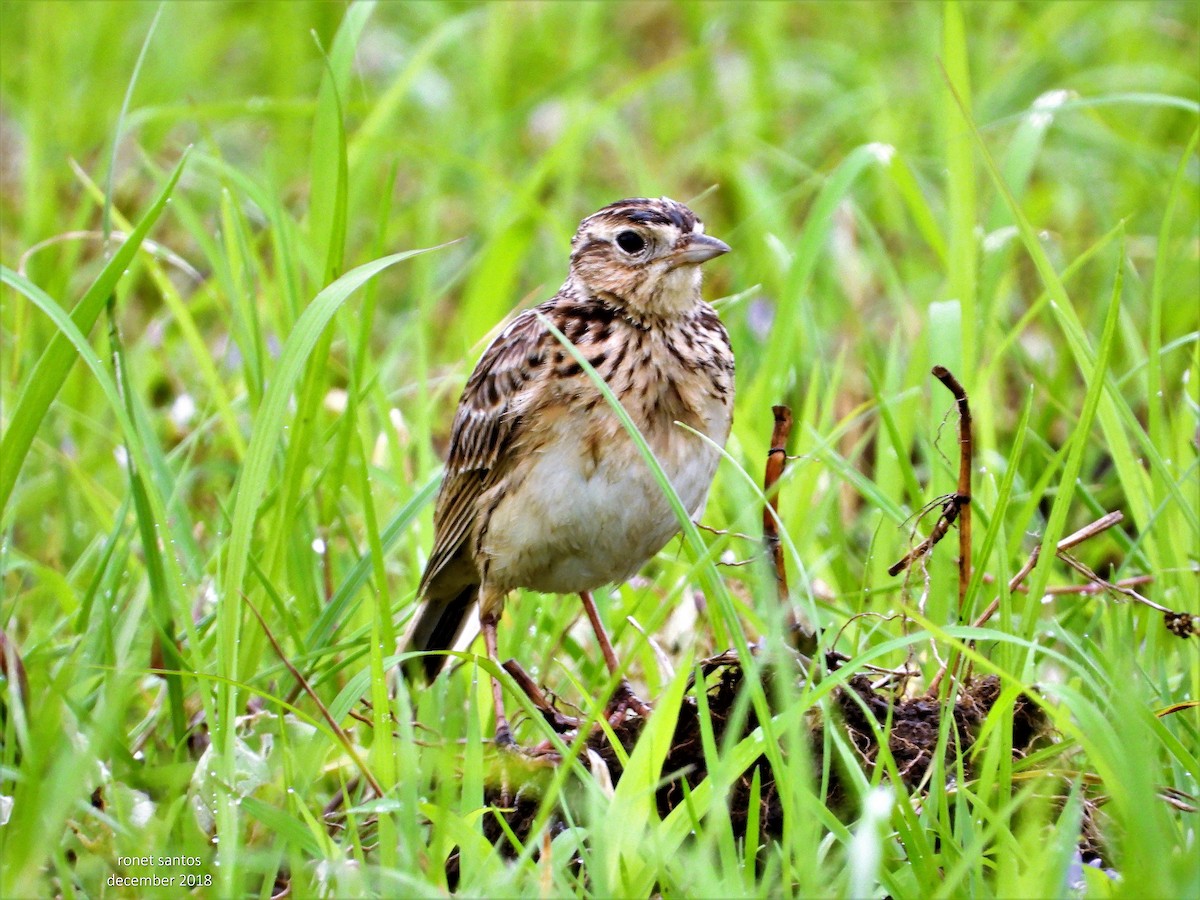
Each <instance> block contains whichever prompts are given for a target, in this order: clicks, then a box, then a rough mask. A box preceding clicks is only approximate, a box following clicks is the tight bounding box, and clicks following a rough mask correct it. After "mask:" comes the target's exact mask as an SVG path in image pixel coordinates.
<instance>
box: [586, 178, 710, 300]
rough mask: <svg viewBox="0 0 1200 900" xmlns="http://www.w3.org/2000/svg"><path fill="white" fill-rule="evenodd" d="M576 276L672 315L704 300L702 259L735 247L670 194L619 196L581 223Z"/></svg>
mask: <svg viewBox="0 0 1200 900" xmlns="http://www.w3.org/2000/svg"><path fill="white" fill-rule="evenodd" d="M571 248H572V249H571V279H572V280H573V281H574V282H575V284H576V285H577V286H578V287H580V288H582V289H583V290H584V291H585V292H586V293H587V294H588V295H589V296H594V297H599V298H601V299H604V300H606V301H608V302H610V303H615V304H617V305H620V306H622V307H625V308H627V309H628V310H629V311H630V312H632V313H635V314H637V315H639V316H655V317H671V316H676V315H680V314H682V313H684V312H687V311H688V310H689V309H691V308H692V307H693V306H694V305H695V304H696V303H697V302H699V300H700V280H701V276H700V265H701V263H704V262H706V261H708V260H710V259H712V258H713V257H716V256H720V255H721V254H723V253H728V252H729V246H728V245H727V244H726V243H725V242H724V241H719V240H717V239H716V238H714V237H709V236H708V235H707V234H705V233H704V223H703V222H701V221H700V220H699V219H698V218H696V214H695V213H694V212H692V211H691V210H690V209H688V208H687V207H686V206H684V205H683V204H682V203H676V202H675V201H674V200H671V199H669V198H667V197H662V198H660V199H658V200H650V199H646V198H641V197H639V198H633V199H629V200H619V201H617V202H616V203H613V204H610V205H609V206H606V207H604V208H603V209H602V210H600V211H599V212H596V213H593V214H592V215H590V216H588V217H587V218H586V219H584V220H583V221H582V222H580V223H579V230H578V231H576V232H575V237H573V238H572V239H571Z"/></svg>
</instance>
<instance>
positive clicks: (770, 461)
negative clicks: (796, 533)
mask: <svg viewBox="0 0 1200 900" xmlns="http://www.w3.org/2000/svg"><path fill="white" fill-rule="evenodd" d="M771 412H773V413H774V414H775V427H774V429H772V431H771V449H770V450H768V451H767V468H766V472H764V473H763V494H764V496H766V498H767V504H766V506H764V507H763V542H764V543H766V545H767V551H768V552H769V553H770V554H771V558H772V559H773V560H774V562H775V586H776V588H777V589H778V591H779V602H780V603H786V602H787V599H788V583H787V569H786V568H785V567H784V562H783V544H782V543H781V542H780V540H779V493H778V491H776V490H775V485H777V484H778V483H779V479H780V478H781V477H783V470H784V468H785V467H786V466H787V442H788V438H789V437H790V436H791V433H792V411H791V410H790V409H788V408H787V407H786V406H772V407H771Z"/></svg>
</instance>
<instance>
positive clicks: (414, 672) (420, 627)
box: [404, 584, 479, 683]
mask: <svg viewBox="0 0 1200 900" xmlns="http://www.w3.org/2000/svg"><path fill="white" fill-rule="evenodd" d="M478 595H479V585H477V584H468V585H467V586H465V587H463V588H462V589H461V590H459V591H458V593H456V594H453V595H451V596H450V597H431V596H427V597H426V598H425V604H424V606H423V607H422V608H421V611H420V612H419V613H418V614H417V618H416V621H415V622H414V623H413V625H412V626H411V627H410V628H409V632H408V638H407V640H406V641H405V642H404V652H406V653H411V652H414V651H420V650H449V649H451V648H452V647H453V646H454V644H455V643H456V642H457V641H458V638H459V635H461V634H462V631H463V626H464V625H465V624H466V622H467V615H468V613H470V611H471V607H472V606H474V605H475V600H476V598H477V597H478ZM445 662H446V657H444V656H423V657H421V658H419V659H414V660H411V661H410V662H409V663H408V665H407V666H405V675H406V676H407V677H408V680H409V681H414V680H416V679H424V680H425V682H426V683H428V682H431V681H433V679H434V678H436V677H437V674H438V672H440V671H441V670H442V666H443V665H445Z"/></svg>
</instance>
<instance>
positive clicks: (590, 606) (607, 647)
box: [579, 591, 650, 724]
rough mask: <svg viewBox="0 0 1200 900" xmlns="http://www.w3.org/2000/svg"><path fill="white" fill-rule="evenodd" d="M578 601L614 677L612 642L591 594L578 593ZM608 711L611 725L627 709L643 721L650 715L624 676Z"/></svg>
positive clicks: (618, 719)
mask: <svg viewBox="0 0 1200 900" xmlns="http://www.w3.org/2000/svg"><path fill="white" fill-rule="evenodd" d="M579 599H580V600H582V601H583V609H584V612H586V613H587V617H588V621H589V622H591V623H592V631H594V632H596V640H597V641H599V642H600V652H601V653H603V654H604V662H605V664H606V665H607V666H608V671H609V673H610V674H613V675H615V674H616V673H617V672H618V671H619V669H620V668H621V667H620V664H619V663H618V662H617V654H616V652H615V651H614V650H613V645H612V641H610V640H609V639H608V632H607V631H605V630H604V623H603V622H601V621H600V612H599V610H597V609H596V602H595V601H594V600H593V599H592V592H591V591H580V592H579ZM610 709H611V710H612V712H611V713H610V715H609V721H610V722H612V723H613V724H616V723H617V722H619V721H621V719H622V718H623V717H624V715H625V710H627V709H632V710H633V711H634V712H636V713H637V714H638V715H639V716H641V717H642V718H643V719H644V718H645V717H646V716H648V715H650V707H649V706H648V705H647V704H646V703H645V701H643V700H641V699H640V698H639V697H638V696H637V694H635V693H634V692H633V688H631V687H630V686H629V681H628V680H627V679H626V678H625V677H624V676H622V678H621V683H620V684H619V685H617V690H616V692H615V693H614V694H613V697H612V701H611V705H610Z"/></svg>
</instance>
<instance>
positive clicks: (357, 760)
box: [242, 594, 384, 797]
mask: <svg viewBox="0 0 1200 900" xmlns="http://www.w3.org/2000/svg"><path fill="white" fill-rule="evenodd" d="M242 599H243V600H244V601H245V602H246V605H247V606H248V607H250V612H252V613H254V618H256V619H258V624H259V625H261V626H262V630H263V633H264V634H265V635H266V636H267V640H268V641H270V642H271V646H272V647H273V648H274V649H275V655H276V656H278V657H279V661H280V662H282V663H283V665H284V666H285V667H286V668H287V670H288V671H289V672H291V673H292V677H293V678H295V679H296V681H297V682H298V683H299V684H300V686H301V687H302V688H303V689H304V693H306V694H308V696H309V698H310V699H311V700H312V702H313V703H315V704H316V705H317V709H319V710H320V711H321V715H322V716H323V717H324V719H325V721H326V723H327V724H328V725H329V727H330V728H331V729H333V733H334V734H336V735H337V737H338V740H339V741H341V744H342V746H343V747H344V748H345V749H346V754H347V755H348V756H349V757H350V758H351V759H352V760H353V761H354V765H355V767H356V768H357V769H358V771H359V772H361V773H362V777H363V778H365V779H366V780H367V784H369V785H371V789H372V790H373V791H375V795H376V796H377V797H382V796H384V791H383V788H382V787H381V786H380V784H379V782H378V781H376V780H375V776H374V774H372V772H371V770H370V769H368V768H367V764H366V763H364V762H363V761H362V758H361V757H360V756H359V755H358V751H357V750H355V749H354V742H353V741H352V740H350V735H348V734H346V731H345V729H343V728H342V726H341V725H339V724H338V722H337V720H336V719H335V718H334V717H333V715H332V714H331V713H330V712H329V708H328V707H326V706H325V704H324V703H322V702H321V698H320V697H318V696H317V692H316V691H314V690H313V689H312V685H310V684H309V683H308V679H307V678H305V677H304V676H303V675H302V674H300V670H299V669H297V668H296V667H295V666H294V665H292V661H291V660H290V659H288V658H287V656H286V654H284V652H283V648H282V647H280V646H279V641H277V640H275V635H273V634H272V633H271V629H270V628H268V627H267V622H266V620H265V619H263V617H262V613H260V612H259V611H258V607H257V606H255V605H254V604H253V603H251V602H250V598H249V597H247V596H246V595H245V594H243V595H242Z"/></svg>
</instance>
